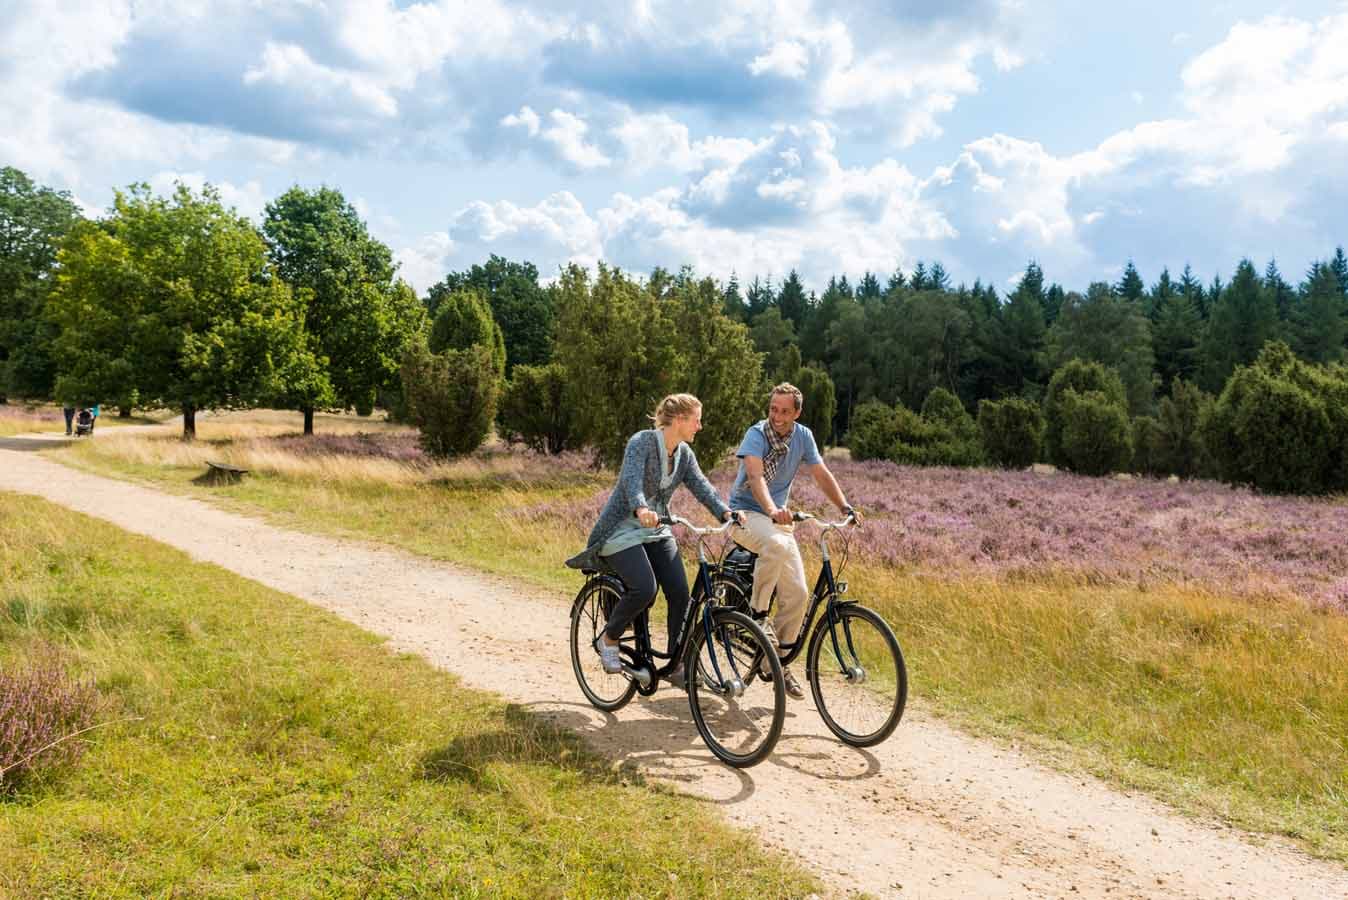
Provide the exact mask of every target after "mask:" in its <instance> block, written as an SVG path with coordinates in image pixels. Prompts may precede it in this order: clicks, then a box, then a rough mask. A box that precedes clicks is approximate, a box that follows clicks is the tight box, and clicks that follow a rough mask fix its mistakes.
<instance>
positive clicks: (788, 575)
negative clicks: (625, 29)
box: [730, 382, 860, 700]
mask: <svg viewBox="0 0 1348 900" xmlns="http://www.w3.org/2000/svg"><path fill="white" fill-rule="evenodd" d="M803 400H804V398H803V396H802V395H801V393H800V389H799V388H797V387H795V386H794V385H791V384H787V383H786V382H783V383H781V384H779V385H777V386H776V387H775V388H773V389H772V393H771V394H770V395H769V396H768V417H767V418H766V419H763V420H761V421H759V422H755V423H754V424H753V425H752V426H750V427H749V430H748V431H746V432H745V433H744V440H742V441H741V442H740V448H739V450H737V451H736V455H737V456H738V457H739V459H740V467H739V472H738V474H736V476H735V483H734V485H733V486H732V487H731V489H730V508H731V509H732V510H738V511H740V512H742V513H743V514H744V524H742V525H738V524H737V525H735V526H734V527H733V528H732V529H731V537H733V538H734V540H735V542H736V543H738V544H739V545H740V546H742V547H746V548H748V549H749V550H751V551H753V552H754V553H757V554H758V562H757V564H756V565H755V566H754V591H753V597H752V599H751V600H750V605H751V606H752V607H753V609H754V610H756V611H757V612H760V613H761V612H763V611H765V610H767V608H768V604H769V603H770V602H771V600H772V593H773V591H776V592H777V609H776V612H775V614H774V615H773V618H772V619H771V620H769V619H767V618H764V619H763V621H762V625H763V630H764V631H766V632H767V635H768V639H769V640H770V641H772V642H773V644H774V646H779V641H785V642H786V643H787V644H788V645H791V644H794V643H795V642H796V641H797V640H798V639H799V635H800V626H801V622H802V621H803V620H804V618H805V603H806V601H807V600H808V599H809V595H810V589H809V586H808V584H807V583H806V581H805V565H804V563H803V562H802V561H801V558H800V547H798V546H797V545H796V539H795V535H794V534H793V530H792V525H791V510H790V509H789V508H788V507H787V501H788V500H789V499H790V497H791V482H792V481H794V480H795V477H796V472H797V470H799V469H800V468H801V467H802V466H803V467H804V468H805V471H807V472H809V473H810V475H811V477H813V478H814V481H815V484H817V485H819V489H820V490H822V491H823V492H824V496H826V497H828V499H829V500H831V501H833V503H834V505H836V506H837V507H838V509H840V510H842V512H843V514H844V515H850V514H854V511H853V509H852V507H851V506H849V505H848V504H847V498H846V497H844V496H843V492H842V489H841V488H840V487H838V482H837V480H836V479H834V477H833V473H832V472H830V471H829V469H828V466H826V465H824V460H823V458H822V457H820V455H819V447H818V446H817V445H816V444H815V441H814V434H813V433H811V431H810V429H808V428H806V427H805V426H804V425H801V424H800V423H799V422H797V421H796V420H797V419H799V418H800V409H801V404H802V402H803ZM858 518H860V516H858ZM782 679H783V681H784V682H785V683H786V692H787V694H789V695H790V696H791V697H793V698H795V699H797V700H799V699H801V698H803V697H804V696H805V691H804V689H802V688H801V686H800V683H799V682H798V681H796V678H795V676H794V675H793V674H792V673H791V670H790V669H789V668H787V667H785V666H784V667H783V668H782Z"/></svg>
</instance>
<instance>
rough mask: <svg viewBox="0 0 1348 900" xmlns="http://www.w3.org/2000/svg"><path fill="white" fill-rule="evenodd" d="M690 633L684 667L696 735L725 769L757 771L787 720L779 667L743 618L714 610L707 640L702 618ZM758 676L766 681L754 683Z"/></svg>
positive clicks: (760, 634) (764, 639) (760, 633)
mask: <svg viewBox="0 0 1348 900" xmlns="http://www.w3.org/2000/svg"><path fill="white" fill-rule="evenodd" d="M691 627H692V630H693V633H692V635H691V636H690V638H689V641H688V647H687V649H686V650H685V651H684V657H683V665H684V671H685V672H687V673H689V674H688V705H689V707H690V708H691V709H692V712H693V721H694V722H695V723H696V724H697V730H698V732H699V733H700V734H701V735H702V739H703V740H704V741H706V742H707V747H708V749H710V750H711V752H712V753H714V754H716V758H717V759H719V760H721V761H722V762H724V763H726V764H727V765H730V766H734V767H736V768H740V769H743V768H747V767H749V766H752V765H756V764H757V763H760V762H762V761H763V760H764V759H766V758H767V756H768V754H769V753H771V752H772V749H773V747H775V746H776V745H777V739H778V738H779V737H781V735H782V723H783V722H784V721H785V720H786V688H785V686H784V685H783V684H782V664H781V662H779V661H778V659H777V654H776V653H775V652H773V649H772V647H771V645H769V644H768V639H767V637H765V636H764V634H763V630H762V629H761V628H759V627H758V626H757V625H756V624H754V621H753V620H752V619H750V618H749V617H748V616H746V615H744V614H743V613H738V612H733V611H731V610H727V609H716V610H713V611H712V613H711V627H710V632H711V633H710V640H708V637H709V635H708V628H707V625H706V623H705V620H704V619H703V618H702V617H701V616H699V617H698V618H697V619H696V620H695V621H694V623H693V625H692V626H691ZM762 670H766V671H767V672H768V673H769V677H768V678H767V679H763V678H759V677H755V675H756V673H758V672H760V671H762Z"/></svg>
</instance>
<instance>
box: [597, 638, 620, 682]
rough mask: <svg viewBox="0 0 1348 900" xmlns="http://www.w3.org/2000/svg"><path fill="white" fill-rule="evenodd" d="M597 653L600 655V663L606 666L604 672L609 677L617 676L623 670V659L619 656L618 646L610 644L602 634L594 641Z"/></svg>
mask: <svg viewBox="0 0 1348 900" xmlns="http://www.w3.org/2000/svg"><path fill="white" fill-rule="evenodd" d="M594 649H595V652H596V653H598V654H599V662H600V663H602V664H603V666H604V672H606V673H607V674H609V675H617V674H619V673H621V672H622V670H623V658H622V656H620V655H619V654H618V645H617V644H610V643H609V642H608V641H606V640H604V636H603V635H602V634H601V635H599V637H597V638H595V639H594Z"/></svg>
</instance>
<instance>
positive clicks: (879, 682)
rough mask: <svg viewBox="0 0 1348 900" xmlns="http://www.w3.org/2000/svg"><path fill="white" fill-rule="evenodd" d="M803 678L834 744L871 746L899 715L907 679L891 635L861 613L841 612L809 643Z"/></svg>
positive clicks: (847, 609)
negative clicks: (806, 677)
mask: <svg viewBox="0 0 1348 900" xmlns="http://www.w3.org/2000/svg"><path fill="white" fill-rule="evenodd" d="M808 670H809V672H808V674H809V679H810V688H811V691H812V692H813V694H814V698H815V704H816V706H817V707H818V709H819V714H820V715H821V716H822V717H823V719H824V723H825V724H826V725H828V727H829V729H830V730H832V731H833V733H834V734H836V735H837V736H838V737H839V738H841V739H842V740H843V741H846V742H847V743H849V744H854V745H856V746H870V745H872V744H876V743H879V742H880V741H882V740H884V739H885V738H886V737H888V736H889V735H890V734H891V733H892V732H893V730H894V727H895V726H896V725H897V724H898V722H899V719H900V718H901V717H902V715H903V708H904V705H905V704H906V702H907V697H908V675H907V671H906V669H905V668H904V663H903V655H902V653H901V652H900V651H899V646H898V642H897V641H896V640H895V639H894V635H893V632H891V631H890V630H889V627H888V626H887V625H886V624H885V623H884V620H882V619H881V618H880V617H879V616H877V615H876V614H875V613H873V612H871V611H870V610H868V609H865V608H863V607H857V606H853V605H850V604H849V605H844V606H840V607H838V609H837V617H836V618H835V619H832V620H831V619H829V618H827V617H826V618H825V619H824V621H822V622H820V624H819V627H818V628H817V629H815V633H814V635H813V637H812V638H811V641H810V651H809V665H808Z"/></svg>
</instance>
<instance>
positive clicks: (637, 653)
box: [586, 516, 744, 697]
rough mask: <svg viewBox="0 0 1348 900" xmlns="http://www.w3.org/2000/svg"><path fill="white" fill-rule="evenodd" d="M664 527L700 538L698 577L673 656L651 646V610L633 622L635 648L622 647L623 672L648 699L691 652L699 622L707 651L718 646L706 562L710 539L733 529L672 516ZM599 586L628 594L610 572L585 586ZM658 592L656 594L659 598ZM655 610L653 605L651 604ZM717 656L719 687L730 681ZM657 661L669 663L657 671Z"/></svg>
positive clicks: (735, 675)
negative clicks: (704, 525)
mask: <svg viewBox="0 0 1348 900" xmlns="http://www.w3.org/2000/svg"><path fill="white" fill-rule="evenodd" d="M661 524H664V525H682V526H684V527H685V528H687V529H688V530H689V531H691V532H692V533H693V534H695V535H697V563H698V565H697V574H696V575H695V576H694V577H693V585H692V590H691V591H690V592H689V603H688V610H687V612H686V613H685V614H684V620H683V622H682V625H681V627H680V630H679V639H678V644H677V646H675V647H673V648H672V651H673V652H671V653H662V652H660V651H659V650H656V649H655V648H654V647H653V646H652V645H651V628H650V608H649V607H648V608H647V609H644V610H642V611H641V613H640V614H638V615H637V617H636V619H635V620H633V622H632V631H633V646H632V647H629V646H628V645H627V644H626V643H622V642H620V643H622V646H621V650H620V652H621V653H622V654H623V655H625V656H627V657H629V660H628V661H627V662H626V663H625V664H624V671H625V672H626V673H627V674H628V676H629V677H630V678H632V679H633V680H634V681H635V682H636V684H637V692H638V693H640V694H641V695H642V696H645V697H649V696H651V695H652V694H654V693H655V691H656V688H657V687H658V684H659V679H660V678H661V677H663V676H665V675H668V674H669V673H670V672H671V671H673V670H674V669H675V668H676V667H677V666H678V664H679V662H680V661H681V660H682V659H683V656H684V653H685V651H686V650H687V649H688V642H689V641H690V640H692V636H693V627H694V623H695V622H696V621H697V619H698V618H699V617H700V618H701V623H700V624H701V626H702V629H703V633H704V634H705V635H706V643H707V647H708V648H714V647H715V646H716V643H715V641H714V640H713V634H712V604H710V603H708V602H707V600H708V598H710V597H711V596H712V594H713V588H712V582H711V573H712V565H711V562H710V561H709V560H708V558H707V543H706V539H707V536H708V535H711V534H720V533H722V532H724V531H725V530H726V529H727V528H729V527H730V524H731V523H730V522H726V524H725V525H723V526H721V527H720V528H699V527H698V526H696V525H694V524H693V523H692V522H689V521H688V520H687V519H684V518H682V517H680V516H672V517H670V518H668V519H661ZM596 582H600V583H606V584H608V585H609V586H610V587H611V588H612V589H613V590H615V591H616V592H617V593H618V594H619V596H621V595H622V592H623V591H624V590H625V587H626V586H625V585H624V584H623V581H622V579H621V578H619V577H618V576H617V575H615V574H613V573H611V572H596V573H595V574H593V575H591V576H589V579H588V580H587V582H586V587H587V588H588V587H589V586H590V585H591V584H593V583H596ZM658 595H659V592H658V591H657V596H658ZM652 606H654V604H653V603H652ZM722 643H723V644H724V645H725V661H726V662H728V665H729V668H730V671H731V673H732V678H731V679H730V682H729V683H730V685H734V684H736V683H740V684H742V683H743V681H744V675H743V674H742V673H741V672H740V671H739V669H738V667H737V666H736V665H735V656H734V653H732V652H731V650H730V647H729V646H728V643H729V639H728V638H726V637H725V636H724V635H722ZM717 656H718V654H717V653H715V652H714V650H713V651H712V652H711V653H710V658H711V665H712V671H713V674H714V675H715V676H716V680H717V683H718V684H725V683H726V681H727V679H726V678H725V676H724V675H723V674H722V671H721V660H718V658H717ZM656 660H668V662H667V663H666V664H665V665H664V666H661V667H660V668H658V669H657V668H656V667H655V661H656Z"/></svg>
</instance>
